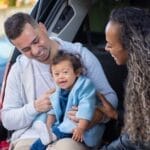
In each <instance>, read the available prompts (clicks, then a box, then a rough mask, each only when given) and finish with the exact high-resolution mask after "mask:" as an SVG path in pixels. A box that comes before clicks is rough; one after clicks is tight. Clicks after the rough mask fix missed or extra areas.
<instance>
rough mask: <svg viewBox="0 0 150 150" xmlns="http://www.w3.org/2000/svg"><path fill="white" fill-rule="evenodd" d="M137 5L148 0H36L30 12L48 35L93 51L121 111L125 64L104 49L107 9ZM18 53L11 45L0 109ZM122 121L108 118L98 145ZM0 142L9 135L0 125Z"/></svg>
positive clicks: (113, 135)
mask: <svg viewBox="0 0 150 150" xmlns="http://www.w3.org/2000/svg"><path fill="white" fill-rule="evenodd" d="M125 6H137V7H142V8H145V9H149V7H150V1H149V0H143V1H141V0H55V1H54V0H38V1H37V3H36V5H35V6H34V8H33V9H32V12H31V15H32V16H33V17H34V18H35V19H36V20H37V21H38V22H42V23H44V24H45V26H46V28H47V30H48V34H49V36H58V37H60V38H61V39H63V40H66V41H70V42H81V43H83V44H84V45H85V46H86V47H88V48H89V50H91V51H92V52H93V54H94V55H95V56H96V57H97V58H98V60H99V61H100V63H101V64H102V66H103V69H104V72H105V74H106V77H107V78H108V81H109V83H110V85H111V86H112V88H113V89H114V90H115V91H116V93H117V96H118V99H119V105H118V108H117V109H120V110H122V113H123V99H124V98H123V95H124V83H125V79H126V77H127V69H126V66H125V65H122V66H118V65H116V63H115V61H114V60H113V58H112V57H111V55H110V54H109V53H108V52H106V51H105V33H104V30H105V25H106V23H107V21H108V16H109V14H110V11H111V10H112V9H113V8H116V7H125ZM18 55H20V53H19V51H18V50H17V49H16V48H15V49H14V52H13V54H12V56H11V58H10V60H9V62H8V64H7V67H6V70H5V75H4V78H3V84H2V88H1V93H0V108H2V104H3V98H4V95H5V86H6V81H7V75H8V73H9V70H10V69H11V66H12V65H13V64H14V63H15V60H16V57H17V56H18ZM122 125H123V123H121V122H118V121H114V120H110V121H109V122H108V123H107V128H106V131H105V133H104V137H103V140H102V144H106V143H109V142H111V141H112V140H114V139H116V138H117V137H118V136H119V134H120V130H121V127H122ZM0 133H1V134H0V141H3V140H6V139H9V138H10V135H11V133H10V132H8V131H7V130H6V129H5V128H4V127H3V126H2V123H1V124H0Z"/></svg>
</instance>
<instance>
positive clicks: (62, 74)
mask: <svg viewBox="0 0 150 150" xmlns="http://www.w3.org/2000/svg"><path fill="white" fill-rule="evenodd" d="M51 70H52V75H53V78H54V80H55V82H56V84H57V85H58V86H59V87H60V88H62V89H71V88H72V86H73V84H74V82H75V80H76V78H77V77H78V75H79V73H77V72H75V71H74V70H73V66H72V64H71V62H70V61H68V60H64V61H61V62H60V63H58V64H56V65H52V67H51Z"/></svg>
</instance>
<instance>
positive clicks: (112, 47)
mask: <svg viewBox="0 0 150 150" xmlns="http://www.w3.org/2000/svg"><path fill="white" fill-rule="evenodd" d="M120 32H121V27H120V26H119V24H115V23H113V22H111V21H109V22H108V24H107V26H106V30H105V35H106V42H107V43H106V46H105V50H106V51H108V52H110V54H111V56H112V57H113V58H114V60H115V61H116V63H117V64H118V65H123V64H126V62H127V58H128V53H127V50H125V49H124V48H123V45H122V42H121V40H120V37H119V36H120Z"/></svg>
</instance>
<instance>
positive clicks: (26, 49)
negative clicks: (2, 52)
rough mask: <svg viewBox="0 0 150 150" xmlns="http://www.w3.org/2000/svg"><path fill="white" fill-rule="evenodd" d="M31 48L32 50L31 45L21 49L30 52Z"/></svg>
mask: <svg viewBox="0 0 150 150" xmlns="http://www.w3.org/2000/svg"><path fill="white" fill-rule="evenodd" d="M30 50H31V47H27V48H24V49H22V50H21V51H22V52H24V53H25V52H28V51H30Z"/></svg>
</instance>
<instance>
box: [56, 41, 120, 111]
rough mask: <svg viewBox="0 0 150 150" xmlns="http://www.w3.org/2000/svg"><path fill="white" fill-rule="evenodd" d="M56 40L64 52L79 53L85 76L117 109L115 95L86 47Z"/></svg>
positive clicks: (101, 69)
mask: <svg viewBox="0 0 150 150" xmlns="http://www.w3.org/2000/svg"><path fill="white" fill-rule="evenodd" d="M58 40H59V43H60V45H61V48H62V49H64V50H66V51H67V52H71V53H75V54H76V53H79V54H80V55H81V58H82V62H83V65H84V66H85V68H86V70H87V76H88V77H89V78H90V79H91V80H92V82H93V83H94V85H95V87H96V89H97V91H98V92H100V93H102V94H103V95H104V96H105V97H106V99H107V100H108V101H109V103H111V104H112V106H113V107H114V108H117V105H118V98H117V94H116V92H115V91H114V90H113V89H112V88H111V86H110V84H109V83H108V80H107V78H106V75H105V73H104V70H103V68H102V65H101V64H100V62H99V60H98V59H97V58H96V56H95V55H94V54H93V53H92V52H90V51H89V50H88V49H87V48H86V47H83V45H82V44H81V43H70V42H66V41H62V40H60V39H58Z"/></svg>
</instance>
